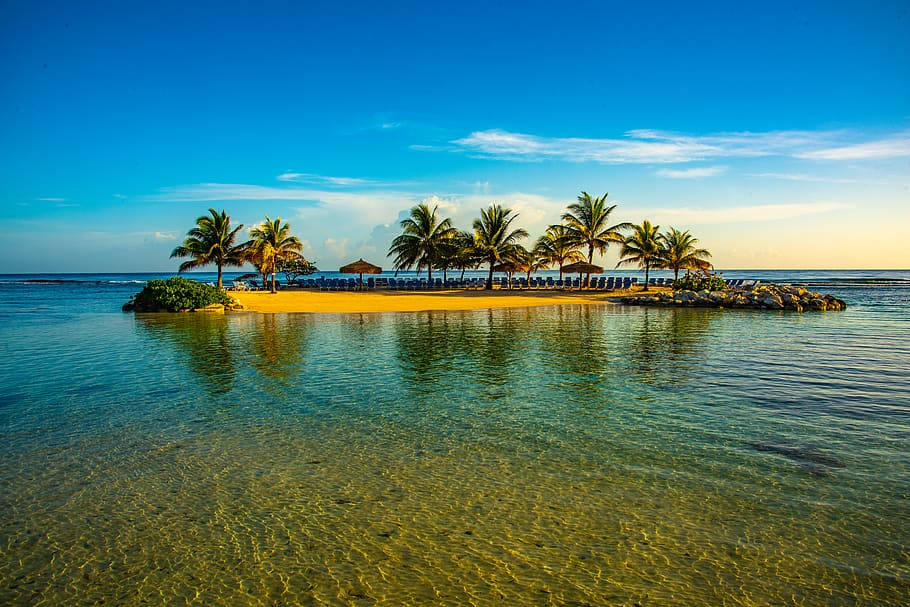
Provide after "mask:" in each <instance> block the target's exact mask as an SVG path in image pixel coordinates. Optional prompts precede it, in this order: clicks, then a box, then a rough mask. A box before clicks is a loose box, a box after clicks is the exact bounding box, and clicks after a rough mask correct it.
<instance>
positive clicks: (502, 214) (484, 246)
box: [474, 204, 528, 290]
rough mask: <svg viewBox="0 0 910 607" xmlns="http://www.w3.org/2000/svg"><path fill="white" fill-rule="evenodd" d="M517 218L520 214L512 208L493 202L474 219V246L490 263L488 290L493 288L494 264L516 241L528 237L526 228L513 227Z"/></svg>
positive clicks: (507, 252)
mask: <svg viewBox="0 0 910 607" xmlns="http://www.w3.org/2000/svg"><path fill="white" fill-rule="evenodd" d="M516 218H518V215H512V209H504V208H502V207H501V206H499V205H498V204H493V205H490V206H489V207H488V208H486V209H480V217H478V218H477V219H475V220H474V248H475V249H476V250H477V252H478V254H479V255H481V256H482V258H483V259H484V261H486V262H487V263H489V264H490V274H489V276H488V277H487V286H486V288H487V290H490V289H492V288H493V266H494V265H496V263H497V262H499V261H502V260H503V258H504V257H506V256H507V255H508V254H509V252H510V251H511V250H512V247H513V246H514V245H515V244H516V241H518V240H521V239H522V238H527V237H528V232H527V231H526V230H525V229H524V228H516V229H514V230H513V229H512V222H513V221H515V219H516Z"/></svg>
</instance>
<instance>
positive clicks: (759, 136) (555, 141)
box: [411, 129, 910, 164]
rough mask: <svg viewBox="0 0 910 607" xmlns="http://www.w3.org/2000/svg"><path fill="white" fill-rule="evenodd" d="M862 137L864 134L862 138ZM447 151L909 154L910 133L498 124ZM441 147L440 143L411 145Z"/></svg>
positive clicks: (661, 159) (666, 156) (579, 156)
mask: <svg viewBox="0 0 910 607" xmlns="http://www.w3.org/2000/svg"><path fill="white" fill-rule="evenodd" d="M863 139H866V140H865V141H863ZM450 144H451V147H450V148H449V149H452V150H453V151H458V152H462V153H467V154H470V155H473V156H476V157H482V158H498V159H503V160H517V161H539V160H544V159H556V160H565V161H568V162H598V163H604V164H623V163H639V164H642V163H644V164H650V163H680V162H692V161H698V160H706V159H712V158H733V157H741V158H745V157H758V156H773V155H777V156H790V157H796V158H804V159H832V160H845V159H860V158H895V157H901V156H906V155H910V136H908V134H907V133H899V134H897V135H891V136H889V137H886V138H884V139H880V140H871V141H870V140H868V137H865V138H864V137H863V136H862V134H857V133H855V132H851V131H847V130H827V131H767V132H748V131H746V132H730V133H712V134H707V135H686V134H680V133H672V132H667V131H656V130H647V129H637V130H631V131H628V132H626V133H625V134H624V136H623V137H622V138H596V139H595V138H581V137H542V136H537V135H530V134H526V133H513V132H509V131H504V130H500V129H490V130H484V131H475V132H473V133H471V134H470V135H468V136H467V137H463V138H461V139H456V140H454V141H451V142H450ZM411 148H412V149H425V150H444V149H446V147H445V146H442V147H438V146H437V147H434V146H411Z"/></svg>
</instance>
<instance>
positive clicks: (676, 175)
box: [655, 166, 727, 179]
mask: <svg viewBox="0 0 910 607" xmlns="http://www.w3.org/2000/svg"><path fill="white" fill-rule="evenodd" d="M726 170H727V167H721V166H714V167H695V168H691V169H660V170H658V171H657V172H656V173H655V175H657V176H658V177H668V178H670V179H698V178H700V177H714V176H715V175H720V174H721V173H724V172H726Z"/></svg>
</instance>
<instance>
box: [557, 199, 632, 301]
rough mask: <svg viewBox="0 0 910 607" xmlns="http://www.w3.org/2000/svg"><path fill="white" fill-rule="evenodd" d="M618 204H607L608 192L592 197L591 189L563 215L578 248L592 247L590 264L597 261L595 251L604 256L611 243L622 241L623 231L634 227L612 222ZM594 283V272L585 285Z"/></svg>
mask: <svg viewBox="0 0 910 607" xmlns="http://www.w3.org/2000/svg"><path fill="white" fill-rule="evenodd" d="M614 209H616V205H615V204H614V205H612V206H607V194H604V195H603V196H598V197H596V198H592V197H591V195H590V194H588V193H587V192H582V193H581V195H580V196H579V197H578V202H575V203H573V204H570V205H569V207H568V210H567V211H566V212H565V213H563V214H562V220H563V222H564V223H565V226H566V229H567V230H568V235H569V239H570V241H571V242H572V243H573V244H575V245H576V246H577V247H586V248H587V249H588V263H594V252H595V251H596V252H597V253H600V254H601V255H602V254H603V253H604V251H606V250H607V247H608V246H610V243H621V242H622V234H620V231H621V230H628V229H630V228H631V227H632V224H630V223H618V224H616V225H612V226H611V225H609V221H610V213H612V212H613V211H614ZM590 282H591V274H590V273H589V274H588V276H587V278H585V284H586V285H587V284H589V283H590Z"/></svg>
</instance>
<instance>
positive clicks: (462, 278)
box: [458, 266, 465, 280]
mask: <svg viewBox="0 0 910 607" xmlns="http://www.w3.org/2000/svg"><path fill="white" fill-rule="evenodd" d="M464 271H465V268H464V266H462V267H461V278H459V279H458V280H464Z"/></svg>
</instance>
